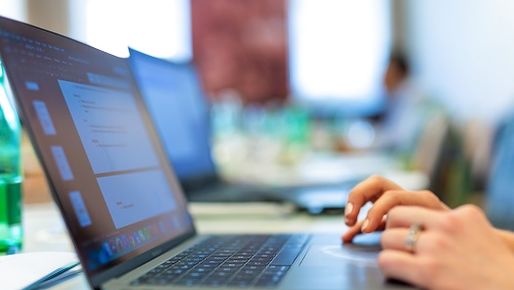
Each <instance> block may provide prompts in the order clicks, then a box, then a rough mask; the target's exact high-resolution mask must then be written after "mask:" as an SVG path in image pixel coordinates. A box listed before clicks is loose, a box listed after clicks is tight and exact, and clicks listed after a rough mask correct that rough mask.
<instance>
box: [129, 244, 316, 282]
mask: <svg viewBox="0 0 514 290" xmlns="http://www.w3.org/2000/svg"><path fill="white" fill-rule="evenodd" d="M308 238H309V236H308V235H298V234H295V235H244V236H241V235H227V236H213V237H209V238H207V239H206V240H204V241H202V242H200V243H199V244H196V245H194V246H192V247H191V248H189V249H187V250H185V251H183V252H181V253H179V254H178V255H176V256H174V257H172V258H170V259H169V260H167V261H165V262H164V263H162V264H160V265H159V266H157V267H155V268H154V269H152V270H150V271H149V272H147V273H145V274H144V275H143V276H141V277H139V278H138V279H136V280H134V281H132V282H131V285H180V286H201V285H203V286H209V287H221V286H224V287H238V288H246V287H274V286H276V285H278V284H279V283H280V281H281V280H282V278H283V277H284V276H285V274H286V272H287V271H288V270H289V268H290V267H291V265H292V264H293V262H294V261H295V259H296V257H297V256H298V254H300V252H301V250H302V249H303V247H304V246H305V244H306V243H307V241H308Z"/></svg>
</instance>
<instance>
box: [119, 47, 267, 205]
mask: <svg viewBox="0 0 514 290" xmlns="http://www.w3.org/2000/svg"><path fill="white" fill-rule="evenodd" d="M129 64H130V68H131V70H132V72H133V75H134V78H135V80H136V83H137V86H138V88H139V90H140V92H141V96H142V97H143V100H144V102H145V104H146V106H147V110H148V112H149V114H150V116H151V118H152V120H153V123H154V124H155V127H156V129H157V133H158V135H159V136H160V138H161V141H162V144H163V146H164V149H165V152H166V153H167V157H168V159H169V161H170V162H171V164H172V166H173V168H174V169H175V173H176V175H177V177H178V179H179V181H180V184H181V185H182V188H183V189H184V191H185V192H186V196H187V198H188V200H190V201H237V202H240V201H260V200H273V199H274V197H276V193H275V192H273V190H271V189H270V188H264V187H261V186H253V185H246V184H245V185H243V184H236V183H230V182H227V181H225V180H224V179H223V178H222V177H221V176H220V175H219V174H218V170H217V168H216V165H215V163H214V160H213V157H212V154H211V140H210V139H211V128H210V114H209V106H208V103H207V99H206V97H205V95H204V93H203V90H202V87H201V85H200V82H199V79H198V76H197V73H196V70H195V67H194V66H193V65H192V64H190V63H172V62H169V61H166V60H163V59H160V58H156V57H152V56H150V55H147V54H144V53H142V52H139V51H137V50H134V49H130V58H129Z"/></svg>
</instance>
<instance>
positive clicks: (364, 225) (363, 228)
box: [361, 220, 369, 232]
mask: <svg viewBox="0 0 514 290" xmlns="http://www.w3.org/2000/svg"><path fill="white" fill-rule="evenodd" d="M368 225H369V221H368V220H365V221H364V223H363V224H362V227H361V231H363V232H364V231H365V230H366V228H367V227H368Z"/></svg>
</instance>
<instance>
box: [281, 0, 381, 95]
mask: <svg viewBox="0 0 514 290" xmlns="http://www.w3.org/2000/svg"><path fill="white" fill-rule="evenodd" d="M389 13H390V3H389V2H388V1H373V0H359V1H341V0H317V1H312V0H290V2H289V54H290V55H289V68H290V85H291V89H292V92H293V95H294V97H296V98H298V99H300V100H301V101H306V102H310V103H318V104H319V103H331V104H333V103H341V104H347V103H356V102H361V103H371V102H373V100H376V99H377V98H378V97H379V95H380V93H379V92H380V91H381V87H382V74H383V72H384V68H385V64H386V62H387V58H388V55H389V51H390V49H389V47H390V40H391V36H390V29H391V28H390V22H389V21H390V17H389Z"/></svg>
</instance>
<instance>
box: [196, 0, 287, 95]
mask: <svg viewBox="0 0 514 290" xmlns="http://www.w3.org/2000/svg"><path fill="white" fill-rule="evenodd" d="M286 7H287V5H286V0H259V1H247V0H192V1H191V12H192V31H193V58H194V61H195V63H196V64H197V66H198V69H199V72H200V76H201V78H202V82H203V85H204V88H205V90H206V92H207V93H208V95H209V96H211V97H213V98H214V99H216V97H219V95H220V94H221V93H222V92H223V91H224V90H226V89H234V90H236V91H237V92H238V93H239V94H240V95H241V97H242V100H243V102H244V103H264V102H267V101H270V100H277V99H278V100H283V99H285V97H286V96H287V94H288V85H287V35H286V34H287V33H286V31H287V27H286V25H287V22H286Z"/></svg>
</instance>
